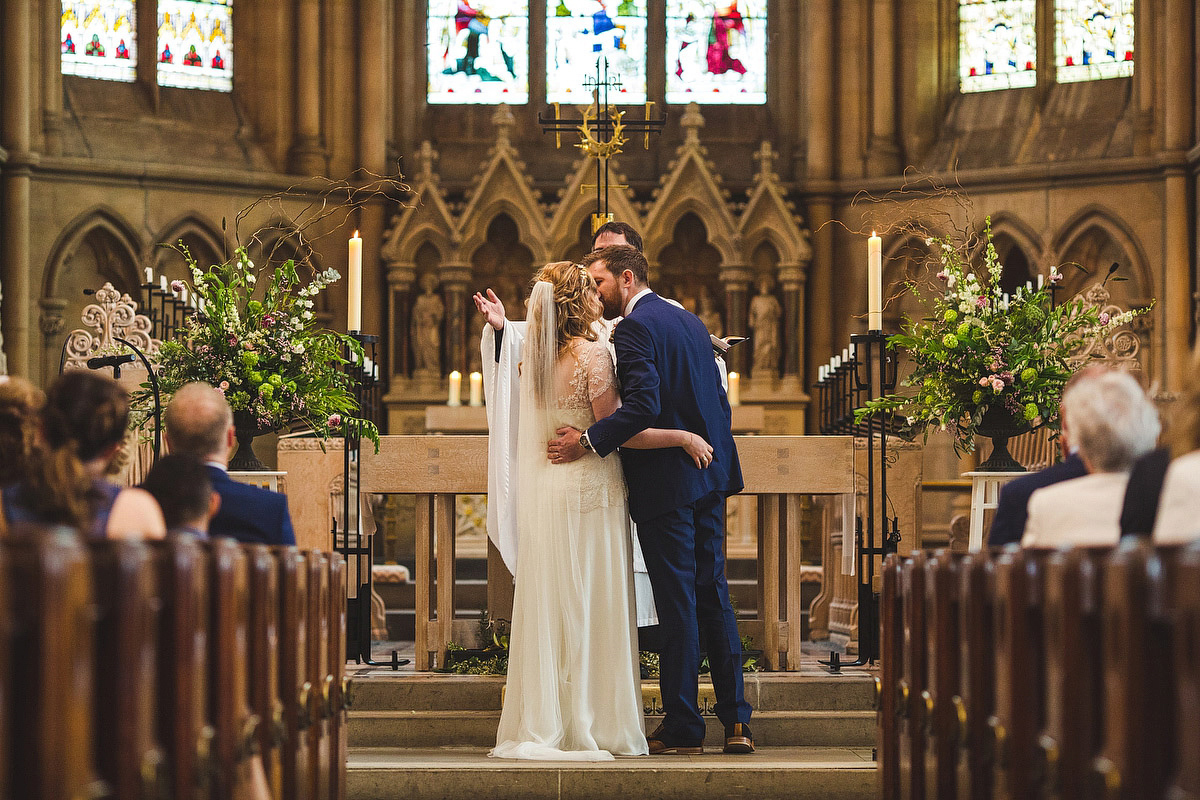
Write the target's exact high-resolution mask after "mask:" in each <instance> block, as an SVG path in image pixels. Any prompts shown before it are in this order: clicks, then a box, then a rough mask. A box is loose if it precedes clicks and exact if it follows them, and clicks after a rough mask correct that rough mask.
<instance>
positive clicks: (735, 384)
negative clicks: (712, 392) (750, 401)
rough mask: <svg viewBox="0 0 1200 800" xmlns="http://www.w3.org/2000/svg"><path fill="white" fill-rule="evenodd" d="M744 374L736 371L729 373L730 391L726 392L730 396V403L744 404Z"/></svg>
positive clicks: (734, 404) (732, 404)
mask: <svg viewBox="0 0 1200 800" xmlns="http://www.w3.org/2000/svg"><path fill="white" fill-rule="evenodd" d="M741 387H742V376H741V375H738V374H737V373H736V372H731V373H729V391H728V392H726V394H727V395H728V397H729V405H731V406H740V405H741V404H742V389H741Z"/></svg>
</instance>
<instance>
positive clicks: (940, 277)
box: [937, 270, 950, 281]
mask: <svg viewBox="0 0 1200 800" xmlns="http://www.w3.org/2000/svg"><path fill="white" fill-rule="evenodd" d="M937 276H938V280H942V281H944V280H947V279H949V278H950V273H948V272H946V270H942V271H941V272H939V273H938V274H937Z"/></svg>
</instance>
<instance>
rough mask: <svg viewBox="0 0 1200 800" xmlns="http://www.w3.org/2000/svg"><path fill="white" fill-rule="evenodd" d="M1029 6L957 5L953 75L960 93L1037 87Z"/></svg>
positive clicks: (1005, 1) (1013, 0) (1033, 11)
mask: <svg viewBox="0 0 1200 800" xmlns="http://www.w3.org/2000/svg"><path fill="white" fill-rule="evenodd" d="M1036 5H1037V4H1036V2H1035V0H983V2H981V1H980V0H959V4H958V75H959V86H960V88H961V89H962V91H964V92H987V91H992V90H994V89H1014V88H1017V87H1021V86H1033V85H1035V84H1036V83H1037V31H1036V28H1035V20H1036V18H1037V8H1036Z"/></svg>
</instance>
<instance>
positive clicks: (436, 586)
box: [363, 436, 855, 670]
mask: <svg viewBox="0 0 1200 800" xmlns="http://www.w3.org/2000/svg"><path fill="white" fill-rule="evenodd" d="M736 440H737V448H738V455H739V457H740V459H741V464H742V473H743V475H744V477H745V483H746V489H745V491H744V493H743V494H747V495H756V496H757V497H758V500H759V502H758V531H759V536H758V572H759V581H758V620H757V621H753V622H751V623H750V624H747V625H743V628H744V629H745V630H747V632H750V633H751V635H754V636H755V639H756V641H758V642H761V643H762V648H763V652H764V659H765V662H766V665H767V668H769V669H774V670H795V669H798V666H799V655H800V643H801V629H800V618H801V599H800V597H801V570H800V534H801V525H800V507H801V506H800V498H801V497H803V496H805V495H840V494H843V493H851V492H853V491H854V486H855V481H854V442H853V439H851V438H850V437H848V436H744V437H742V436H739V437H736ZM363 453H364V456H363V491H366V492H380V493H395V494H412V495H416V503H417V505H416V537H417V541H416V546H417V555H416V574H415V576H414V577H415V581H416V584H417V586H416V589H417V592H416V654H417V667H418V668H419V669H428V668H431V667H432V666H434V665H435V664H441V663H443V660H444V658H445V652H446V646H447V645H448V644H449V643H450V642H451V641H453V640H455V639H456V638H457V639H458V640H459V641H465V640H468V639H469V637H470V635H471V633H472V632H473V629H474V628H475V627H476V621H475V620H459V621H457V629H458V632H457V635H456V621H455V620H454V608H455V604H454V562H455V553H454V547H455V542H454V532H455V514H454V503H455V498H456V497H457V496H458V495H460V494H482V493H485V492H486V491H487V437H485V436H385V437H383V439H382V443H381V446H380V449H379V453H378V454H373V453H372V452H371V448H369V447H367V448H364V450H363ZM439 568H440V571H439ZM438 577H441V578H443V580H438V579H437V578H438ZM511 587H512V578H511V576H510V575H509V573H508V571H507V570H506V569H505V568H504V565H503V563H502V562H501V560H500V558H499V556H498V554H497V553H496V552H495V548H493V547H489V558H488V607H489V608H492V609H496V608H504V607H506V606H510V605H511V591H512V588H511Z"/></svg>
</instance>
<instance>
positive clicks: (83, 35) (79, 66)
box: [59, 0, 137, 81]
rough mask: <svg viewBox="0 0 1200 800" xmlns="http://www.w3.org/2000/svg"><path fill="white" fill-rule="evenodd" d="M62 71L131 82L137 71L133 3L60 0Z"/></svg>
mask: <svg viewBox="0 0 1200 800" xmlns="http://www.w3.org/2000/svg"><path fill="white" fill-rule="evenodd" d="M60 19H61V23H60V38H59V42H60V44H61V50H62V71H63V74H64V75H82V76H84V77H86V78H103V79H105V80H110V81H132V80H133V79H134V77H135V73H136V71H137V67H136V65H137V40H136V37H135V36H134V31H135V30H136V28H135V25H136V23H137V15H136V14H135V13H134V0H107V2H95V0H92V2H71V0H63V2H62V16H61V18H60Z"/></svg>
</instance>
